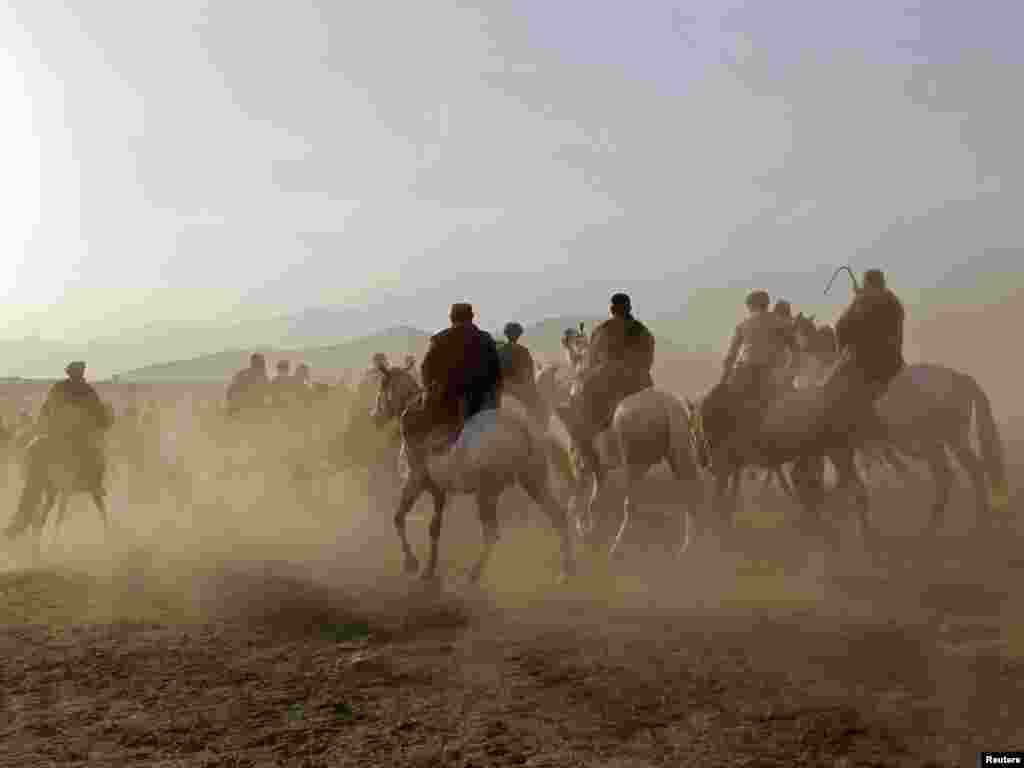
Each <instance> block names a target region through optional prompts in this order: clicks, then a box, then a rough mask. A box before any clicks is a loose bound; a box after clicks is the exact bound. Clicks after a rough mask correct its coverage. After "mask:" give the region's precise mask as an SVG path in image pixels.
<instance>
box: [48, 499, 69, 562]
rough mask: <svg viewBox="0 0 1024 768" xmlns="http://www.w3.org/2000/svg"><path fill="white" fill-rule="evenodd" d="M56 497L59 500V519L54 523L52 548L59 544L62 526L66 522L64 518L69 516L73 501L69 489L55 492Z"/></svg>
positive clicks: (51, 540)
mask: <svg viewBox="0 0 1024 768" xmlns="http://www.w3.org/2000/svg"><path fill="white" fill-rule="evenodd" d="M54 497H55V499H56V500H57V519H56V520H55V521H54V523H53V537H52V538H51V539H50V547H51V548H54V547H56V546H57V538H58V534H59V533H60V527H61V526H62V525H63V524H64V520H65V519H66V518H67V516H68V506H69V505H70V503H71V494H70V493H68V492H67V491H57V492H55V493H54Z"/></svg>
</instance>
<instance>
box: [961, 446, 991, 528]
mask: <svg viewBox="0 0 1024 768" xmlns="http://www.w3.org/2000/svg"><path fill="white" fill-rule="evenodd" d="M952 447H953V452H954V453H955V454H956V458H957V461H959V462H960V464H961V465H962V466H963V468H964V471H965V472H967V476H968V477H969V478H970V479H971V487H972V488H974V501H975V506H976V507H977V517H976V518H975V521H974V526H975V529H977V528H979V527H980V526H981V525H990V524H991V522H992V506H991V504H990V503H989V495H988V481H987V476H986V474H985V466H984V465H983V464H982V463H981V459H979V458H978V454H976V453H975V452H974V449H973V448H971V444H970V441H966V442H963V443H960V444H954V445H953V446H952Z"/></svg>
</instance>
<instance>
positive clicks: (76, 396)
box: [41, 379, 112, 436]
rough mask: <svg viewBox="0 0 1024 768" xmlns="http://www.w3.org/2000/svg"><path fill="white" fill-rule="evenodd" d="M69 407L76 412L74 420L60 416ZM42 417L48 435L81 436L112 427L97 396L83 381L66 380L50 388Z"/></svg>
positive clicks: (105, 408) (88, 384) (90, 386)
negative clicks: (51, 433) (62, 433)
mask: <svg viewBox="0 0 1024 768" xmlns="http://www.w3.org/2000/svg"><path fill="white" fill-rule="evenodd" d="M68 407H73V408H76V409H77V410H78V415H77V417H74V418H70V419H64V418H63V415H62V412H63V411H64V409H65V408H68ZM41 416H42V419H43V424H44V426H45V428H46V429H47V430H48V431H53V432H67V433H74V434H78V435H80V436H85V435H87V434H90V433H93V432H97V431H102V430H105V429H108V428H109V427H110V426H111V423H112V419H111V417H110V412H109V411H108V409H107V407H106V406H105V405H104V404H103V401H102V400H100V396H99V394H98V393H97V392H96V390H95V389H94V388H93V386H92V384H90V383H89V382H87V381H85V380H84V379H65V380H64V381H58V382H57V383H56V384H54V385H53V386H52V387H50V391H49V393H48V394H47V397H46V402H45V403H43V408H42V413H41Z"/></svg>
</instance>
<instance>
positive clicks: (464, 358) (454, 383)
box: [403, 303, 502, 440]
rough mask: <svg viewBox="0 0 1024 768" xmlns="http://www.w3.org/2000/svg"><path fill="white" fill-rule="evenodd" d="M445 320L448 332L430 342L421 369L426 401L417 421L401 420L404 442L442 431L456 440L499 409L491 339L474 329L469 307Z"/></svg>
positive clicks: (497, 373)
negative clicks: (482, 414) (471, 423)
mask: <svg viewBox="0 0 1024 768" xmlns="http://www.w3.org/2000/svg"><path fill="white" fill-rule="evenodd" d="M449 318H450V320H451V323H452V324H451V327H450V328H446V329H445V330H443V331H441V332H439V333H436V334H434V335H433V336H431V337H430V347H429V348H428V349H427V354H426V355H425V356H424V357H423V364H422V365H421V366H420V376H421V379H422V381H423V388H424V390H425V391H426V398H425V400H424V401H423V404H422V409H421V410H419V411H418V412H417V415H416V416H415V417H413V418H411V419H404V420H403V429H404V430H405V434H406V437H413V438H415V437H425V436H426V435H428V434H429V433H430V431H431V430H432V429H433V428H435V427H439V426H445V427H448V428H449V437H450V439H452V440H454V439H456V438H457V436H458V434H459V433H460V432H461V430H462V426H463V425H464V424H465V423H466V422H467V421H468V420H469V419H470V418H472V417H473V416H474V415H476V414H477V413H479V412H480V411H483V410H488V409H497V408H498V407H499V406H500V404H501V385H502V374H501V359H500V357H499V356H498V348H497V346H496V345H495V343H494V338H493V337H492V336H491V335H490V334H489V333H487V332H486V331H483V330H480V329H479V328H478V327H477V326H476V325H475V324H474V323H473V307H472V306H471V305H470V304H465V303H458V304H453V305H452V308H451V312H450V313H449Z"/></svg>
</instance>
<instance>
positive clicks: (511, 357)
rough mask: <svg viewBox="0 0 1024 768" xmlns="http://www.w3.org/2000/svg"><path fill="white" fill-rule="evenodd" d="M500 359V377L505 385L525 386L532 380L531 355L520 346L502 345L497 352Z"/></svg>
mask: <svg viewBox="0 0 1024 768" xmlns="http://www.w3.org/2000/svg"><path fill="white" fill-rule="evenodd" d="M498 354H499V356H500V357H501V375H502V379H503V380H504V382H505V384H506V385H508V384H511V383H513V382H515V383H516V384H519V385H527V384H530V383H532V382H533V380H534V371H535V366H534V363H533V355H531V354H530V350H528V349H527V348H526V347H524V346H523V345H522V344H513V343H511V342H510V343H508V344H503V345H502V346H501V349H500V350H499V351H498Z"/></svg>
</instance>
